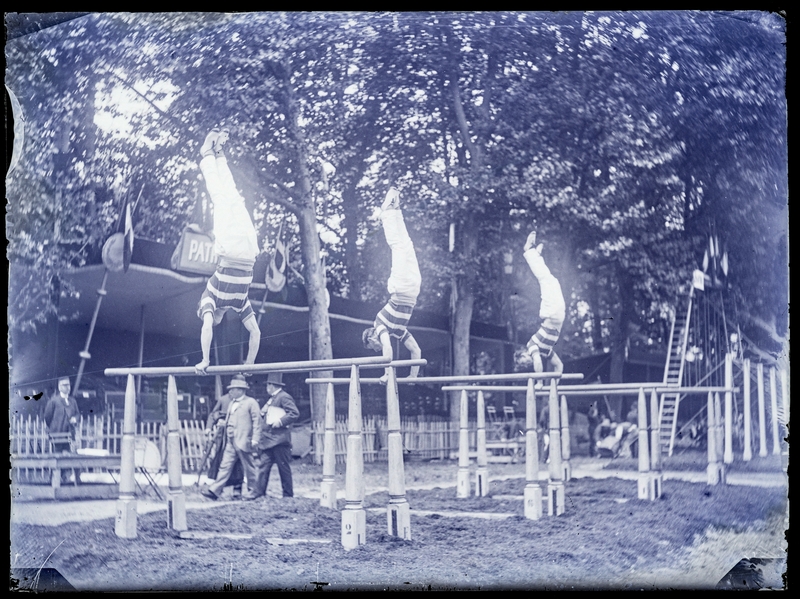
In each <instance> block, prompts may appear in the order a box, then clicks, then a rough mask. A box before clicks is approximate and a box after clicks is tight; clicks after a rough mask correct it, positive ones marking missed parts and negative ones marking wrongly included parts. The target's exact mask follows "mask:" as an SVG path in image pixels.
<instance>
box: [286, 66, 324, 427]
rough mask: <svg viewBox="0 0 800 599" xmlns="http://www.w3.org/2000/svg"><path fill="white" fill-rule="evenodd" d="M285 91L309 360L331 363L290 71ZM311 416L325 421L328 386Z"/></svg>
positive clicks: (314, 394)
mask: <svg viewBox="0 0 800 599" xmlns="http://www.w3.org/2000/svg"><path fill="white" fill-rule="evenodd" d="M284 82H285V91H286V114H287V117H288V118H287V121H288V125H287V127H288V130H289V136H290V138H291V141H292V146H293V150H294V157H295V163H296V168H297V178H296V183H297V186H298V191H299V198H300V201H299V202H298V204H297V208H298V210H297V212H296V214H297V220H298V223H299V226H300V250H301V253H302V256H303V264H304V266H305V274H304V278H305V288H306V296H307V298H308V327H309V331H310V335H309V344H310V348H309V349H310V354H311V356H310V358H311V359H312V360H330V359H332V358H333V348H332V347H331V324H330V319H329V318H328V304H327V301H326V293H325V272H324V269H323V267H322V264H321V263H320V255H319V251H320V241H319V235H318V233H317V210H316V203H315V201H314V192H313V189H314V188H313V184H312V180H311V172H310V170H309V168H308V151H307V149H306V143H305V137H304V135H303V132H302V130H301V129H300V127H299V126H298V115H299V109H298V106H297V100H296V98H295V96H294V93H293V89H292V86H291V81H290V79H289V77H288V71H286V72H285V73H284ZM319 376H333V373H332V372H329V371H327V372H321V373H320V374H319ZM310 394H311V417H312V419H313V420H314V421H316V422H323V421H324V420H325V386H324V385H311V391H310Z"/></svg>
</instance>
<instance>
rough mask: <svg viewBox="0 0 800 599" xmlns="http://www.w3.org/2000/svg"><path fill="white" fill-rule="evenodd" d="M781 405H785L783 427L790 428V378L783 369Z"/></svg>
mask: <svg viewBox="0 0 800 599" xmlns="http://www.w3.org/2000/svg"><path fill="white" fill-rule="evenodd" d="M781 403H782V404H783V425H784V426H785V427H786V428H789V377H788V375H787V374H786V369H785V368H781Z"/></svg>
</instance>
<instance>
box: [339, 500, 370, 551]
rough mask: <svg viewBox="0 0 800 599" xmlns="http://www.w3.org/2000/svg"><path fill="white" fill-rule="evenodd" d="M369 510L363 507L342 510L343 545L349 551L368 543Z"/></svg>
mask: <svg viewBox="0 0 800 599" xmlns="http://www.w3.org/2000/svg"><path fill="white" fill-rule="evenodd" d="M366 536H367V512H365V511H364V510H363V509H361V508H359V509H348V508H346V507H345V508H344V510H342V547H344V548H345V550H347V551H349V550H350V549H355V548H356V547H358V546H359V545H363V544H364V543H366Z"/></svg>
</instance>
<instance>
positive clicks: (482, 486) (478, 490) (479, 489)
mask: <svg viewBox="0 0 800 599" xmlns="http://www.w3.org/2000/svg"><path fill="white" fill-rule="evenodd" d="M488 494H489V471H488V470H487V469H486V468H481V467H479V468H478V469H477V470H476V471H475V496H476V497H486V496H487V495H488Z"/></svg>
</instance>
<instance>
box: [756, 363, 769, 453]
mask: <svg viewBox="0 0 800 599" xmlns="http://www.w3.org/2000/svg"><path fill="white" fill-rule="evenodd" d="M756 384H757V385H758V455H759V456H761V457H762V458H764V457H766V456H767V414H766V412H767V408H766V405H765V401H764V364H762V363H761V362H759V363H758V364H756Z"/></svg>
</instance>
